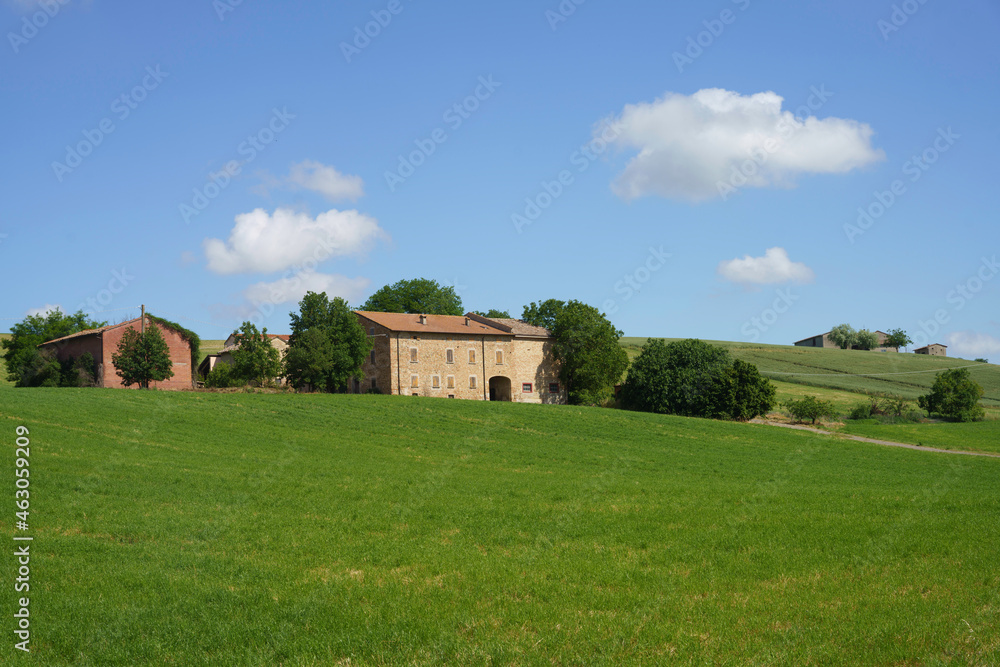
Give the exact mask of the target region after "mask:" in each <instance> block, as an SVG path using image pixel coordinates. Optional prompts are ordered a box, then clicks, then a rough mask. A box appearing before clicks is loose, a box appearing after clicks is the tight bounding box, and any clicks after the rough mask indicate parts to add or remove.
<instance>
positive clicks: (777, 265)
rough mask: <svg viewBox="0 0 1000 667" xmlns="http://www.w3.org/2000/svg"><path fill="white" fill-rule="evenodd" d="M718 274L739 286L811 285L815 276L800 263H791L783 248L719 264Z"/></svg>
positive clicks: (769, 249) (771, 249) (770, 249)
mask: <svg viewBox="0 0 1000 667" xmlns="http://www.w3.org/2000/svg"><path fill="white" fill-rule="evenodd" d="M717 271H718V274H719V275H720V276H722V277H723V278H725V279H726V280H728V281H730V282H734V283H740V284H744V285H746V284H752V285H773V284H775V283H811V282H812V281H813V280H814V279H815V278H816V274H814V273H813V271H812V269H810V268H809V267H808V266H806V265H805V264H803V263H802V262H793V261H792V260H791V259H789V258H788V253H787V252H786V251H785V249H784V248H768V249H767V250H766V251H765V253H764V256H763V257H751V256H750V255H744V256H743V259H731V260H729V261H725V262H720V263H719V268H718V269H717Z"/></svg>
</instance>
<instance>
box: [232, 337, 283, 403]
mask: <svg viewBox="0 0 1000 667" xmlns="http://www.w3.org/2000/svg"><path fill="white" fill-rule="evenodd" d="M236 339H237V341H239V344H240V346H239V347H238V348H237V349H235V350H233V375H235V376H236V377H237V378H240V379H242V380H243V381H244V382H246V383H248V384H252V385H256V386H258V387H263V386H264V385H266V384H270V383H271V382H272V381H273V380H274V378H276V377H278V376H279V375H280V374H281V354H280V353H279V352H278V350H277V348H275V347H274V346H273V345H271V339H270V338H268V335H267V329H266V328H265V329H264V330H263V331H261V332H259V333H258V331H257V327H256V326H254V324H253V323H252V322H244V323H243V325H242V326H241V327H240V329H239V332H238V333H237V335H236Z"/></svg>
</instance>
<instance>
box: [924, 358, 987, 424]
mask: <svg viewBox="0 0 1000 667" xmlns="http://www.w3.org/2000/svg"><path fill="white" fill-rule="evenodd" d="M983 393H984V392H983V388H982V387H981V386H980V385H979V383H978V382H976V381H975V380H973V379H972V377H971V376H970V375H969V369H968V368H952V369H951V370H947V371H945V372H943V373H938V375H937V376H936V377H935V379H934V384H933V385H931V392H930V393H929V394H925V395H924V396H920V397H919V398H917V404H918V405H919V406H920V407H921V408H922V409H924V410H926V411H927V414H928V416H930V415H932V414H935V413H936V414H939V415H941V416H942V417H947V418H948V419H954V420H956V421H962V422H970V421H980V420H981V419H983V418H984V417H985V415H986V413H985V411H984V410H983V406H982V405H980V404H979V399H981V398H982V397H983Z"/></svg>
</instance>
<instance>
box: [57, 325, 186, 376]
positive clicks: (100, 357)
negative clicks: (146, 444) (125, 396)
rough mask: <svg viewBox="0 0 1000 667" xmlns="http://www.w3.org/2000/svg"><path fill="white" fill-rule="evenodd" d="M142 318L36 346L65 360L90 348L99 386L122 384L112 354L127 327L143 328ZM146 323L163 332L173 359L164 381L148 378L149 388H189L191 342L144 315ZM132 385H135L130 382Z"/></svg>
mask: <svg viewBox="0 0 1000 667" xmlns="http://www.w3.org/2000/svg"><path fill="white" fill-rule="evenodd" d="M142 319H143V318H141V317H137V318H135V319H134V320H129V321H128V322H122V323H121V324H112V325H110V326H106V327H101V328H100V329H87V330H86V331H80V332H78V333H75V334H72V335H70V336H64V337H63V338H56V339H55V340H50V341H48V342H46V343H42V344H41V345H39V346H38V347H39V349H42V350H52V351H53V352H54V353H55V355H56V358H57V359H59V360H60V361H65V360H67V359H70V358H76V357H79V356H81V355H83V354H84V353H86V352H89V353H90V354H91V356H93V357H94V363H95V364H96V366H97V386H98V387H116V388H121V387H123V385H122V381H121V378H120V377H119V376H118V373H117V372H115V366H114V364H113V363H112V361H111V357H112V355H113V354H115V353H116V352H117V351H118V342H119V341H121V339H122V336H123V335H124V334H125V332H126V331H127V330H128V329H135V330H137V331H139V330H141V328H142ZM145 325H146V326H147V327H156V328H157V329H159V330H160V333H161V334H163V339H164V340H165V341H166V342H167V347H168V348H169V350H170V361H171V362H172V363H173V368H172V370H173V372H174V376H173V377H172V378H169V379H167V380H164V381H163V382H150V383H149V387H150V389H190V388H191V386H192V383H191V381H192V377H191V344H190V343H189V342H188V341H187V339H186V338H184V336H182V335H181V333H180V332H179V331H175V330H174V329H173V328H171V327H168V326H164V325H163V324H161V323H159V322H157V321H156V320H154V319H152V318H150V317H148V316H146V317H145ZM133 386H134V385H133Z"/></svg>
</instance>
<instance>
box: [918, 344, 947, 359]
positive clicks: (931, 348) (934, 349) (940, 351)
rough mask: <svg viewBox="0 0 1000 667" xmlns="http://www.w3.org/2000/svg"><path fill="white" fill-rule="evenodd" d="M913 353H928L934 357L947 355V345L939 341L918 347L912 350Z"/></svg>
mask: <svg viewBox="0 0 1000 667" xmlns="http://www.w3.org/2000/svg"><path fill="white" fill-rule="evenodd" d="M913 354H929V355H932V356H935V357H947V356H948V346H947V345H942V344H941V343H931V344H930V345H925V346H923V347H918V348H917V349H915V350H914V351H913Z"/></svg>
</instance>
